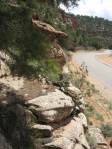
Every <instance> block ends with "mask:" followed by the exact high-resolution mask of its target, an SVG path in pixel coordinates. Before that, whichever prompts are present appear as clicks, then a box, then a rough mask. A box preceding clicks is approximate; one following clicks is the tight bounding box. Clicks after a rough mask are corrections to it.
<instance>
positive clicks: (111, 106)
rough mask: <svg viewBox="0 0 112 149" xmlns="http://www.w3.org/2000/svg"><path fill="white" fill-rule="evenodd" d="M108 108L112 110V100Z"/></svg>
mask: <svg viewBox="0 0 112 149" xmlns="http://www.w3.org/2000/svg"><path fill="white" fill-rule="evenodd" d="M108 108H109V110H112V101H110V102H108Z"/></svg>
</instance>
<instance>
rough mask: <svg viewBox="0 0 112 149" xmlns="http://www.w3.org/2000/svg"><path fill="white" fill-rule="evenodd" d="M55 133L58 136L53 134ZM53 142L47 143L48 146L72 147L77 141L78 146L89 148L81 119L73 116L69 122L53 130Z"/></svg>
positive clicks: (66, 148) (69, 148)
mask: <svg viewBox="0 0 112 149" xmlns="http://www.w3.org/2000/svg"><path fill="white" fill-rule="evenodd" d="M56 134H57V136H58V137H56V136H55V135H56ZM54 136H55V137H54V140H53V142H51V143H49V144H47V145H46V146H47V147H49V148H56V147H59V148H60V149H73V148H75V146H76V144H77V142H78V143H79V144H80V146H81V147H82V148H83V147H84V148H86V149H89V145H88V143H87V140H86V138H85V135H84V129H83V126H82V124H81V120H80V119H79V118H77V117H73V118H71V119H70V120H69V123H67V124H66V125H64V126H62V127H61V128H59V129H57V130H55V131H54Z"/></svg>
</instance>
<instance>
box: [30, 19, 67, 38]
mask: <svg viewBox="0 0 112 149" xmlns="http://www.w3.org/2000/svg"><path fill="white" fill-rule="evenodd" d="M32 23H33V25H34V26H35V27H36V28H38V29H40V30H41V31H44V32H47V33H49V34H53V35H55V36H58V37H60V36H62V37H67V34H66V33H64V32H61V31H57V30H56V29H55V28H54V27H52V26H51V25H50V24H48V23H45V22H42V21H39V20H34V19H32Z"/></svg>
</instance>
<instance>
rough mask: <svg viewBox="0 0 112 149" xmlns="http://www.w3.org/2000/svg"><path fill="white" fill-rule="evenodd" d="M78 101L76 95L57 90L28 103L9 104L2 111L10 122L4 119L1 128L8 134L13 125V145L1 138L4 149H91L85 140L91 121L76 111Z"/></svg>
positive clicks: (11, 131) (10, 132)
mask: <svg viewBox="0 0 112 149" xmlns="http://www.w3.org/2000/svg"><path fill="white" fill-rule="evenodd" d="M72 89H73V88H72ZM77 90H78V89H77ZM74 92H76V90H74ZM78 93H80V92H79V90H78ZM75 98H76V96H75V94H74V96H73V94H72V95H71V97H70V96H68V95H67V94H65V93H63V92H62V91H60V90H58V89H56V90H55V91H54V92H50V93H48V94H45V95H42V96H39V97H37V98H35V99H32V100H29V101H27V102H25V103H24V104H22V103H15V104H13V105H11V104H10V105H9V106H8V105H6V106H7V107H6V108H5V109H4V108H3V109H2V110H3V111H5V112H4V114H5V117H9V119H8V118H6V119H5V121H4V119H3V120H1V124H2V125H1V124H0V127H1V126H2V127H3V131H4V132H5V133H6V134H7V131H5V130H6V129H5V127H6V128H7V126H10V127H8V131H9V133H8V134H10V137H9V138H7V139H9V142H10V144H11V145H12V146H10V144H9V143H7V141H6V140H7V139H6V140H5V137H3V136H1V135H0V145H1V146H3V148H1V146H0V149H15V148H16V149H26V148H28V149H29V148H30V146H31V148H32V146H33V149H90V147H89V145H88V142H87V140H86V137H85V128H87V127H88V126H87V119H86V117H85V115H84V113H82V112H81V111H79V110H80V108H79V110H78V113H76V111H74V110H75V109H76V107H77V100H78V96H77V99H75ZM81 98H82V96H81ZM79 99H80V97H79ZM6 111H7V112H6ZM9 112H10V115H9ZM0 114H1V113H0ZM12 117H14V119H12ZM8 123H9V124H10V123H11V124H10V125H9V124H8ZM7 124H8V125H7ZM12 124H13V126H12ZM18 124H19V125H18ZM9 128H10V129H9ZM21 143H22V144H21ZM25 143H26V144H25ZM4 145H5V146H4Z"/></svg>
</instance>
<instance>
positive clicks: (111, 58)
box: [97, 54, 112, 65]
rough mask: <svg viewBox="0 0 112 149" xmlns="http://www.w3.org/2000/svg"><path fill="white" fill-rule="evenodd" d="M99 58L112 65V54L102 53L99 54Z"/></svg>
mask: <svg viewBox="0 0 112 149" xmlns="http://www.w3.org/2000/svg"><path fill="white" fill-rule="evenodd" d="M97 58H98V59H99V60H100V61H101V62H102V63H104V64H107V65H108V64H109V65H112V55H108V54H102V55H99V56H97Z"/></svg>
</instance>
